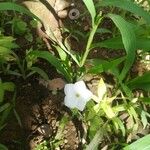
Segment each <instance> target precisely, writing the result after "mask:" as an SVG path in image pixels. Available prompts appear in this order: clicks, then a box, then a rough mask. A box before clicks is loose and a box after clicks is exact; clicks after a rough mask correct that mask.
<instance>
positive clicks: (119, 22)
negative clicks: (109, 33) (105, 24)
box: [108, 14, 137, 81]
mask: <svg viewBox="0 0 150 150" xmlns="http://www.w3.org/2000/svg"><path fill="white" fill-rule="evenodd" d="M108 16H109V17H110V18H111V19H112V21H113V22H114V23H115V25H116V26H117V28H118V29H119V31H120V33H121V36H122V42H123V45H124V48H125V50H126V54H127V55H126V61H125V63H124V67H123V69H122V71H121V73H120V76H119V78H120V80H121V81H122V80H123V79H124V78H125V76H126V74H127V73H128V71H129V69H130V67H131V66H132V64H133V62H134V59H135V51H136V48H137V45H136V36H135V33H134V31H133V29H132V27H131V26H130V24H129V23H128V22H127V21H125V20H124V19H123V18H122V17H121V16H119V15H115V14H109V15H108Z"/></svg>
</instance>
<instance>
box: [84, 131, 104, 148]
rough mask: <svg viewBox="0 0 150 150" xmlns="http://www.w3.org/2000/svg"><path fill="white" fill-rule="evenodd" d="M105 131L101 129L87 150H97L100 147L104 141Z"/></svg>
mask: <svg viewBox="0 0 150 150" xmlns="http://www.w3.org/2000/svg"><path fill="white" fill-rule="evenodd" d="M104 131H105V130H104V129H103V128H100V129H99V130H98V131H97V132H96V134H95V136H94V138H93V139H92V141H91V142H90V144H89V145H87V147H86V149H85V150H96V149H97V148H98V145H99V143H100V141H101V140H102V138H103V136H104Z"/></svg>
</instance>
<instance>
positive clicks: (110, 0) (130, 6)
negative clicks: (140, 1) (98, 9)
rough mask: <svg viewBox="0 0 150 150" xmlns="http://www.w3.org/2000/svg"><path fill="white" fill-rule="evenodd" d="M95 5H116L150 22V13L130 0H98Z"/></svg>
mask: <svg viewBox="0 0 150 150" xmlns="http://www.w3.org/2000/svg"><path fill="white" fill-rule="evenodd" d="M97 6H113V7H118V8H121V9H124V10H127V11H129V12H131V13H134V14H136V15H138V16H140V17H143V18H144V19H145V20H146V21H147V23H150V14H149V13H148V12H147V11H145V10H144V9H143V8H141V7H139V6H138V5H137V4H136V3H134V2H132V1H130V0H103V1H100V2H99V3H98V4H97Z"/></svg>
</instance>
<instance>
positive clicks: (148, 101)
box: [139, 97, 150, 105]
mask: <svg viewBox="0 0 150 150" xmlns="http://www.w3.org/2000/svg"><path fill="white" fill-rule="evenodd" d="M139 100H141V101H142V102H143V103H145V104H149V105H150V98H149V97H140V98H139Z"/></svg>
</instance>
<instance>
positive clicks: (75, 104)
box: [64, 81, 93, 111]
mask: <svg viewBox="0 0 150 150" xmlns="http://www.w3.org/2000/svg"><path fill="white" fill-rule="evenodd" d="M64 92H65V95H66V96H65V100H64V104H65V105H66V106H67V107H69V108H77V109H79V110H80V111H83V110H84V108H85V105H86V103H87V102H88V101H89V100H90V99H91V98H92V95H93V94H92V92H91V91H90V90H88V89H87V87H86V85H85V83H84V82H83V81H78V82H76V83H74V84H66V85H65V88H64Z"/></svg>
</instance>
